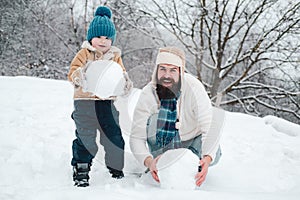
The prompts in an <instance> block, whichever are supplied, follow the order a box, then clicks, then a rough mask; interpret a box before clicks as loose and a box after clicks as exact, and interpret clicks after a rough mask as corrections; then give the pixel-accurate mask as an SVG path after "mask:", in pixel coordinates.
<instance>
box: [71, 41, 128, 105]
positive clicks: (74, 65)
mask: <svg viewBox="0 0 300 200" xmlns="http://www.w3.org/2000/svg"><path fill="white" fill-rule="evenodd" d="M81 48H82V49H81V50H80V51H79V52H78V53H77V54H76V56H75V57H74V58H73V60H72V62H71V65H70V70H69V73H68V80H69V81H70V82H72V83H73V85H74V100H76V99H82V100H83V99H86V100H99V98H98V97H96V96H95V95H93V94H92V93H90V92H84V91H83V90H82V87H81V86H78V85H76V84H75V81H74V79H75V77H77V78H79V79H81V73H80V70H78V69H79V68H81V69H82V70H84V68H85V67H86V64H87V63H88V62H89V61H95V60H112V61H114V62H116V63H118V64H119V65H120V66H121V67H122V69H123V71H124V72H126V70H125V67H124V65H123V62H122V58H121V50H120V49H119V48H117V47H115V46H112V47H111V48H110V50H109V51H108V52H107V53H105V54H103V53H102V52H100V51H98V50H97V49H96V48H94V47H93V46H92V45H91V44H90V43H89V42H88V41H84V42H83V44H82V46H81Z"/></svg>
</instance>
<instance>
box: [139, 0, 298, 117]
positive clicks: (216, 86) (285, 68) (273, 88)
mask: <svg viewBox="0 0 300 200" xmlns="http://www.w3.org/2000/svg"><path fill="white" fill-rule="evenodd" d="M140 6H141V10H142V11H143V12H144V14H145V15H146V16H148V17H149V18H152V19H153V20H155V22H156V23H157V24H158V25H159V27H160V30H161V31H165V30H167V31H168V32H169V33H171V34H172V35H173V36H174V40H176V41H179V42H180V44H181V45H182V47H183V48H184V49H185V51H186V52H187V53H188V65H189V67H190V70H193V68H194V73H195V74H196V75H197V76H198V78H199V79H200V80H201V81H202V82H203V83H204V84H205V86H206V87H207V90H208V91H209V93H210V96H211V98H212V100H213V101H214V103H215V104H216V105H217V106H218V105H222V106H223V107H226V108H228V109H231V110H239V111H241V110H243V111H244V112H246V113H252V114H256V115H259V116H261V115H263V114H266V113H272V114H274V115H279V116H285V117H286V118H288V119H289V120H292V121H296V122H299V120H300V109H299V87H300V86H299V69H298V68H296V66H297V65H298V64H299V56H300V55H299V54H300V52H299V49H300V35H299V25H300V22H299V20H300V12H299V10H300V2H299V1H286V0H262V1H258V0H255V1H253V0H222V1H219V0H215V1H207V0H200V1H198V0H197V1H196V0H189V1H186V0H180V1H178V0H171V1H158V0H149V1H147V2H144V1H140ZM191 68H192V69H191ZM279 77H280V78H279ZM288 116H289V117H288Z"/></svg>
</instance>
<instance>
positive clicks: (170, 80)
mask: <svg viewBox="0 0 300 200" xmlns="http://www.w3.org/2000/svg"><path fill="white" fill-rule="evenodd" d="M179 77H180V69H179V67H177V66H175V65H170V64H160V65H159V66H158V69H157V80H158V84H160V85H162V86H164V87H166V88H169V89H171V88H172V87H173V86H174V85H177V84H178V82H179Z"/></svg>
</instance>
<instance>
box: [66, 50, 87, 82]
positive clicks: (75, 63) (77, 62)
mask: <svg viewBox="0 0 300 200" xmlns="http://www.w3.org/2000/svg"><path fill="white" fill-rule="evenodd" d="M86 62H87V50H86V49H81V50H80V51H79V52H78V53H77V54H76V56H75V57H74V58H73V60H72V62H71V65H70V70H69V73H68V80H69V81H71V82H73V80H72V74H73V73H74V71H76V70H77V69H78V68H79V67H82V66H84V65H85V64H86Z"/></svg>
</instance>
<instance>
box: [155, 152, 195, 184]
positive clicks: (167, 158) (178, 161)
mask: <svg viewBox="0 0 300 200" xmlns="http://www.w3.org/2000/svg"><path fill="white" fill-rule="evenodd" d="M198 166H199V158H198V156H196V155H195V154H194V153H192V151H190V150H189V149H183V148H181V149H174V150H168V151H167V152H165V153H164V154H163V155H162V156H161V157H160V159H159V160H158V162H157V169H158V177H159V180H160V185H161V187H162V188H165V189H184V190H186V189H191V190H192V189H195V187H196V181H195V175H196V173H197V172H198Z"/></svg>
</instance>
